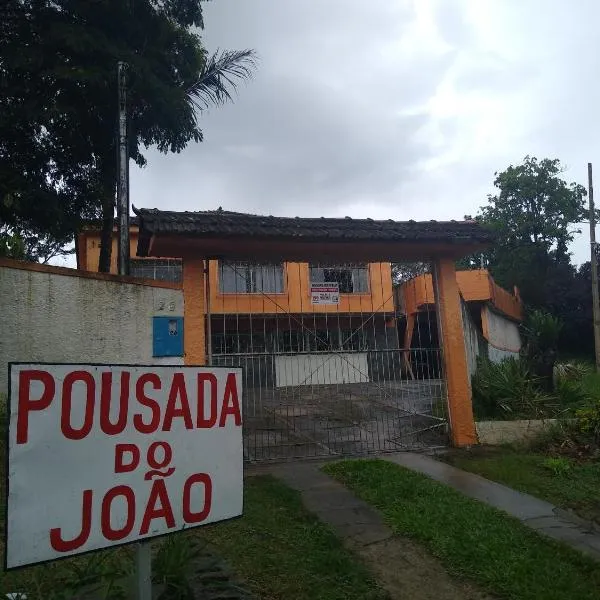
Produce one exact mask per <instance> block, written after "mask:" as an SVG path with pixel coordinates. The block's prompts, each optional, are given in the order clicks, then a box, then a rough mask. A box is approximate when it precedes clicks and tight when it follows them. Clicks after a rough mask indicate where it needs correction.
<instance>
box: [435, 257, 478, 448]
mask: <svg viewBox="0 0 600 600" xmlns="http://www.w3.org/2000/svg"><path fill="white" fill-rule="evenodd" d="M433 270H434V293H435V303H436V308H437V313H438V327H439V331H440V343H441V347H442V356H443V361H444V374H445V376H446V385H447V388H448V416H449V419H450V433H451V436H452V442H453V444H454V445H455V446H458V447H460V446H470V445H472V444H476V443H477V433H476V431H475V421H474V419H473V404H472V400H471V382H470V380H469V371H468V368H467V353H466V349H465V338H464V329H463V320H462V311H461V306H460V294H459V291H458V284H457V282H456V270H455V267H454V261H453V260H452V259H450V258H440V259H437V260H436V261H435V263H434V269H433Z"/></svg>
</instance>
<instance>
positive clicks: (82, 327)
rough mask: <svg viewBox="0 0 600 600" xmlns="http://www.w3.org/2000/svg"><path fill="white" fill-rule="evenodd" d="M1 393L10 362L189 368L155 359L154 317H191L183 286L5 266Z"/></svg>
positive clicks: (0, 290)
mask: <svg viewBox="0 0 600 600" xmlns="http://www.w3.org/2000/svg"><path fill="white" fill-rule="evenodd" d="M0 306H1V307H2V315H3V316H2V335H1V336H0V393H6V392H7V387H8V369H7V364H8V363H9V362H11V361H12V362H15V361H32V362H96V363H115V364H118V363H121V364H122V363H140V364H183V357H177V358H153V356H152V317H153V316H155V315H156V316H159V315H165V316H183V292H182V290H181V289H179V286H178V285H177V284H169V283H166V282H152V281H146V280H136V279H134V278H126V277H119V276H115V275H103V274H95V273H87V272H84V271H76V270H74V269H66V268H60V267H47V266H43V265H38V264H35V263H23V262H20V261H12V260H6V259H1V260H0Z"/></svg>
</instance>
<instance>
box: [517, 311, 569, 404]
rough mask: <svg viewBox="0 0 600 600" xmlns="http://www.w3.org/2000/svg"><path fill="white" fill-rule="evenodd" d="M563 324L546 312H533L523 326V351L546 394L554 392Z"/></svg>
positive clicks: (530, 312) (528, 315)
mask: <svg viewBox="0 0 600 600" xmlns="http://www.w3.org/2000/svg"><path fill="white" fill-rule="evenodd" d="M562 327H563V325H562V322H561V321H560V319H558V318H556V317H554V316H553V315H551V314H550V313H548V312H546V311H544V310H539V309H536V310H532V311H529V312H528V314H527V318H526V320H525V323H524V324H523V326H522V328H521V329H522V332H523V333H524V347H523V349H522V350H521V352H522V354H523V356H524V358H525V359H526V360H527V362H528V364H529V366H530V368H531V371H532V372H533V373H534V374H535V376H536V377H537V378H538V381H539V384H540V386H541V387H543V389H544V390H545V391H546V392H553V391H554V363H555V362H556V355H557V348H558V340H559V336H560V332H561V330H562Z"/></svg>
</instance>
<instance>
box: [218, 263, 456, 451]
mask: <svg viewBox="0 0 600 600" xmlns="http://www.w3.org/2000/svg"><path fill="white" fill-rule="evenodd" d="M217 275H218V276H217V282H218V283H217V285H218V290H217V293H216V297H217V301H216V302H213V304H214V306H210V307H209V312H210V316H209V323H210V331H209V332H207V333H209V336H208V337H209V339H210V342H211V344H210V348H209V352H210V356H211V361H212V364H213V365H215V366H235V367H241V368H242V369H243V372H244V392H243V394H244V395H243V410H244V451H245V457H246V460H249V461H260V460H268V459H288V458H294V457H315V456H327V455H358V454H365V453H370V452H384V451H394V450H400V449H406V448H411V449H414V448H419V447H425V446H432V445H434V446H437V445H444V444H446V416H445V410H446V408H445V407H446V391H445V384H444V381H443V378H442V375H441V353H440V349H439V345H438V341H437V331H436V329H437V328H436V325H435V315H434V313H433V312H425V313H423V314H421V315H419V319H418V320H417V324H416V326H415V327H414V332H413V333H412V335H411V336H410V337H411V339H410V340H409V341H410V342H411V345H410V348H409V347H407V346H406V339H407V336H406V318H405V315H404V314H403V313H402V311H400V310H399V308H398V307H397V306H396V303H395V302H394V297H393V288H392V280H391V274H390V266H389V265H386V264H370V265H367V264H365V265H361V264H352V265H329V264H328V265H314V264H313V265H308V264H302V263H286V264H285V265H264V264H263V265H253V264H245V263H239V262H238V263H220V264H219V267H218V274H217ZM213 281H214V277H213ZM319 284H323V285H321V286H320V287H319ZM319 290H321V291H319Z"/></svg>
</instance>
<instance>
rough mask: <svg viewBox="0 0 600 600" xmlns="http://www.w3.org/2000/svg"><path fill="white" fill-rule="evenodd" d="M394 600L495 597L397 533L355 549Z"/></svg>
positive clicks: (475, 599)
mask: <svg viewBox="0 0 600 600" xmlns="http://www.w3.org/2000/svg"><path fill="white" fill-rule="evenodd" d="M353 551H354V552H356V553H357V554H358V555H359V556H361V557H362V559H363V560H364V561H365V563H366V564H367V566H368V567H369V568H370V569H371V571H372V572H373V574H374V575H375V577H376V578H377V580H378V581H379V583H380V584H381V586H382V587H383V588H384V589H385V590H386V591H387V592H388V593H389V594H390V598H392V600H396V599H398V600H406V599H407V598H410V599H411V600H493V596H490V595H489V594H486V593H484V592H482V591H481V590H479V589H477V588H476V587H475V586H473V585H471V584H468V583H464V582H461V581H459V580H457V579H455V578H454V577H451V576H450V575H449V574H448V572H447V571H446V570H445V569H444V568H443V567H442V566H441V565H440V563H439V562H438V561H437V560H436V559H435V558H434V557H432V556H431V555H430V554H428V552H427V551H426V550H425V549H424V548H422V547H421V546H420V545H419V544H417V543H415V542H413V541H412V540H408V539H405V538H399V537H397V536H394V537H391V538H390V539H387V540H384V541H382V542H377V543H375V544H371V545H369V546H364V547H360V548H353Z"/></svg>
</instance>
